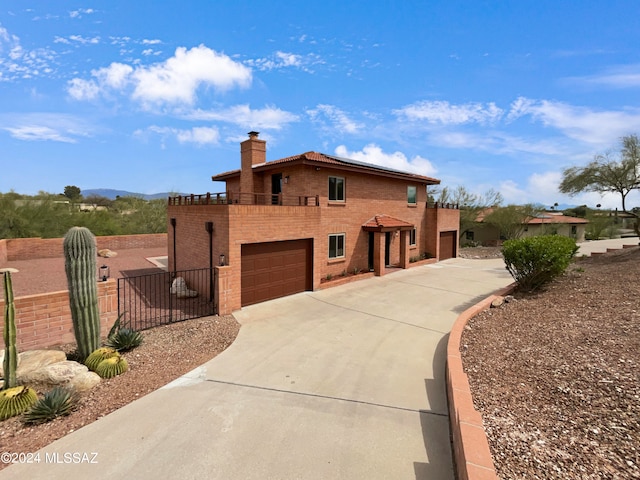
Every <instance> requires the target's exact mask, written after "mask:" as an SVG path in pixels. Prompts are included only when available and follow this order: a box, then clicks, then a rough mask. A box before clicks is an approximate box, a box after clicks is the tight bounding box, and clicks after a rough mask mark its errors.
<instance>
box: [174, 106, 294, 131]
mask: <svg viewBox="0 0 640 480" xmlns="http://www.w3.org/2000/svg"><path fill="white" fill-rule="evenodd" d="M185 118H189V119H192V120H209V121H223V122H227V123H233V124H235V125H239V126H242V127H243V128H249V129H262V128H265V129H274V130H280V129H281V128H282V127H284V126H286V125H287V124H289V123H292V122H297V121H298V116H297V115H294V114H293V113H291V112H286V111H284V110H281V109H279V108H276V107H272V106H271V107H265V108H261V109H255V110H253V109H251V107H249V105H235V106H232V107H229V108H224V109H220V110H195V111H193V112H190V113H189V114H187V115H185Z"/></svg>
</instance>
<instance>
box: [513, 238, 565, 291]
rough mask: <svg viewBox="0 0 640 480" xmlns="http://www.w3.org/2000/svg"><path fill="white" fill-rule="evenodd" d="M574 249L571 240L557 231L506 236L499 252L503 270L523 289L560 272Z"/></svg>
mask: <svg viewBox="0 0 640 480" xmlns="http://www.w3.org/2000/svg"><path fill="white" fill-rule="evenodd" d="M577 251H578V247H577V245H576V242H575V240H573V239H572V238H568V237H562V236H558V235H542V236H538V237H528V238H519V239H514V240H507V241H506V242H504V245H503V246H502V255H503V257H504V262H505V264H506V266H507V270H508V271H509V273H510V274H511V276H512V277H513V278H514V280H515V281H516V282H517V283H518V287H519V288H520V289H522V290H524V291H532V290H536V289H538V288H540V287H541V286H542V285H544V284H546V283H548V282H550V281H551V280H553V279H554V278H555V277H557V276H558V275H561V274H562V273H563V272H564V271H565V270H566V268H567V267H568V266H569V264H570V263H571V259H572V258H573V256H574V255H575V254H576V252H577Z"/></svg>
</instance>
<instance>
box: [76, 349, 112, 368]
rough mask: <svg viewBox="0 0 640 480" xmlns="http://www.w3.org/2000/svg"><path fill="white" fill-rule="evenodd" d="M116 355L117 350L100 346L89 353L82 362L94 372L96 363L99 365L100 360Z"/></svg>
mask: <svg viewBox="0 0 640 480" xmlns="http://www.w3.org/2000/svg"><path fill="white" fill-rule="evenodd" d="M116 355H118V352H116V350H115V349H114V348H111V347H100V348H98V349H97V350H94V351H93V352H92V353H91V355H89V356H88V357H87V359H86V360H85V361H84V364H85V365H86V366H87V368H88V369H89V370H91V371H94V372H95V371H96V368H98V365H100V362H102V361H104V360H106V359H107V358H110V357H113V356H116ZM96 373H97V372H96Z"/></svg>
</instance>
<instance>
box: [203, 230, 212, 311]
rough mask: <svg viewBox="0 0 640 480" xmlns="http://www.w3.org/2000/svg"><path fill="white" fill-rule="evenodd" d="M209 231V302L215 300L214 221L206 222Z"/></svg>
mask: <svg viewBox="0 0 640 480" xmlns="http://www.w3.org/2000/svg"><path fill="white" fill-rule="evenodd" d="M204 226H205V228H206V230H207V232H209V303H211V302H213V222H205V224H204Z"/></svg>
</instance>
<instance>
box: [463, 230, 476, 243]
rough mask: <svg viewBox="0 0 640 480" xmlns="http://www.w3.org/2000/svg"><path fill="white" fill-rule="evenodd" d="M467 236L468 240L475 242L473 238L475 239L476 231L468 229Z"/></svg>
mask: <svg viewBox="0 0 640 480" xmlns="http://www.w3.org/2000/svg"><path fill="white" fill-rule="evenodd" d="M465 238H466V239H467V240H470V241H472V242H473V240H474V239H475V234H474V232H472V231H470V230H467V231H466V232H465Z"/></svg>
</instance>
